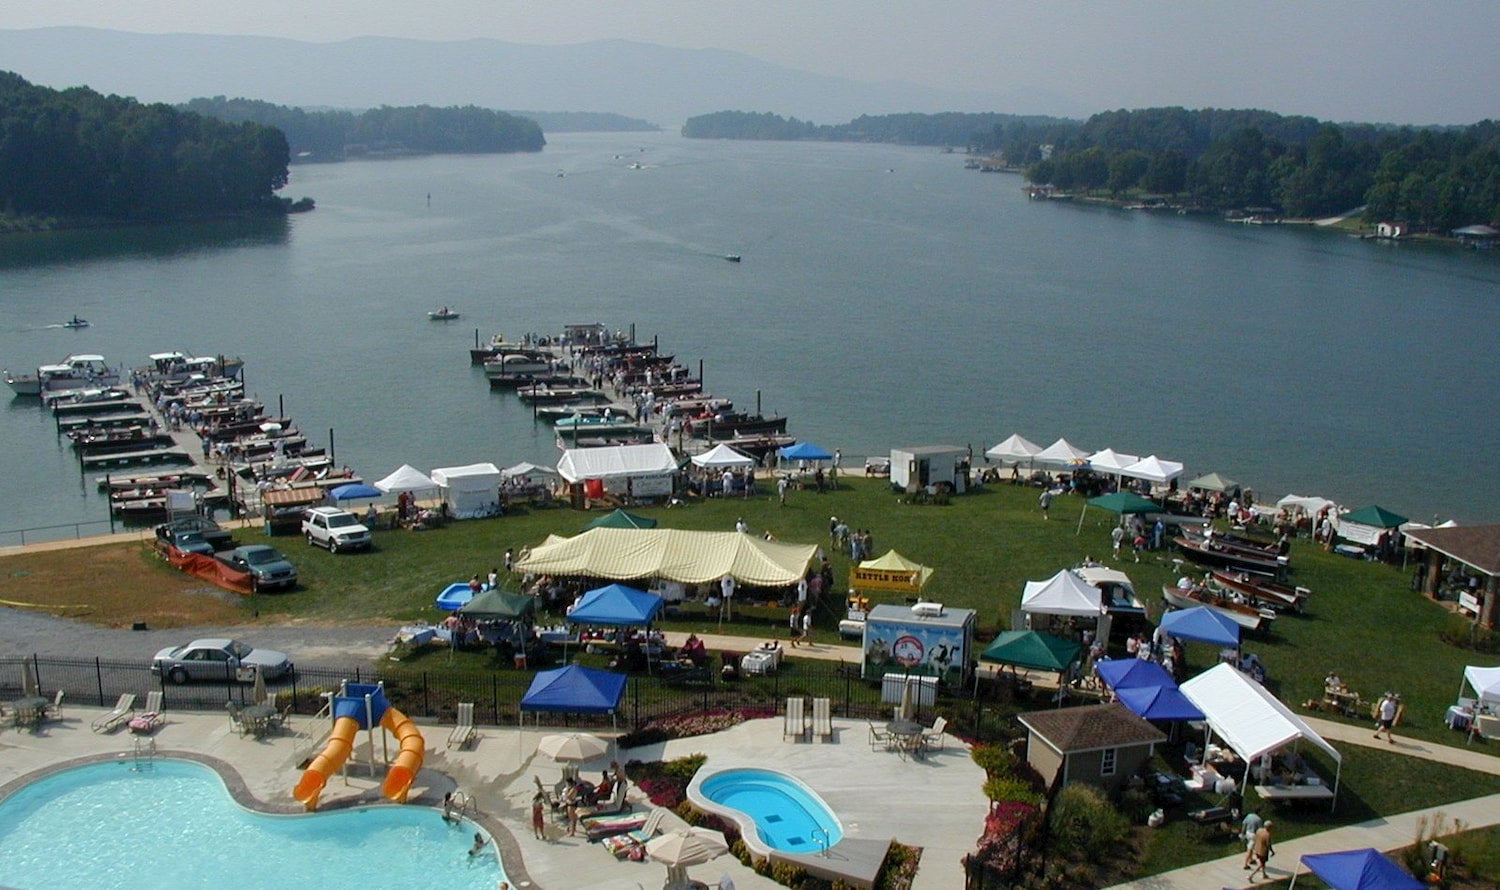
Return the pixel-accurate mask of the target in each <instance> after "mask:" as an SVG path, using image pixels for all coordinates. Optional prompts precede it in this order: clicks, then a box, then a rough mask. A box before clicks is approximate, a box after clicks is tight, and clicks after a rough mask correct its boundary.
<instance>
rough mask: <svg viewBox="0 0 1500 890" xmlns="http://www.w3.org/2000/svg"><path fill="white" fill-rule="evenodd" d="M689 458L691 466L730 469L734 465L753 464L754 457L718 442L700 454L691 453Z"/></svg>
mask: <svg viewBox="0 0 1500 890" xmlns="http://www.w3.org/2000/svg"><path fill="white" fill-rule="evenodd" d="M691 460H692V461H693V466H697V467H705V468H709V469H732V468H734V467H753V466H755V458H753V457H750V456H748V455H744V454H741V453H740V452H738V451H735V450H734V449H733V448H730V447H729V446H728V445H727V444H725V443H723V442H720V443H719V444H717V445H715V446H714V447H713V448H710V449H709V450H707V451H705V452H703V453H702V454H695V455H693V456H692V458H691Z"/></svg>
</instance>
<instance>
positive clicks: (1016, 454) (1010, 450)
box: [984, 433, 1042, 464]
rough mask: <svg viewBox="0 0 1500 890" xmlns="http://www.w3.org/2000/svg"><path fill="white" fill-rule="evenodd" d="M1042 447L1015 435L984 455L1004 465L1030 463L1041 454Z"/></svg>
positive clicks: (1017, 434) (1018, 434)
mask: <svg viewBox="0 0 1500 890" xmlns="http://www.w3.org/2000/svg"><path fill="white" fill-rule="evenodd" d="M1041 450H1042V446H1040V445H1038V444H1036V443H1035V442H1032V441H1030V440H1028V439H1026V438H1025V437H1024V436H1022V435H1021V434H1020V433H1015V434H1013V435H1012V436H1011V437H1010V438H1008V439H1006V440H1005V441H1004V442H1001V443H1000V444H999V445H996V446H995V447H994V448H991V449H990V450H989V451H986V452H985V453H984V456H985V457H987V458H989V459H990V460H998V461H1001V462H1002V463H1005V462H1008V463H1017V464H1018V463H1020V462H1021V461H1026V462H1027V463H1030V462H1031V461H1032V460H1033V459H1034V458H1035V457H1036V456H1037V455H1038V454H1040V453H1041Z"/></svg>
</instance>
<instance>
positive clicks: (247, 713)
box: [240, 704, 277, 738]
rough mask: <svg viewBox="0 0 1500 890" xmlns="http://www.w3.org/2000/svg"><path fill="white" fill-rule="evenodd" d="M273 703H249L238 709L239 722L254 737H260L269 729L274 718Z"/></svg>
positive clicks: (274, 707)
mask: <svg viewBox="0 0 1500 890" xmlns="http://www.w3.org/2000/svg"><path fill="white" fill-rule="evenodd" d="M276 713H277V712H276V706H275V705H266V704H260V705H250V706H249V707H247V708H245V709H244V710H242V711H240V722H241V723H243V724H244V725H245V728H246V729H247V730H249V731H250V734H251V735H253V736H255V737H256V738H261V737H263V736H265V735H266V734H267V733H269V732H270V731H271V723H272V721H273V720H274V719H275V718H276Z"/></svg>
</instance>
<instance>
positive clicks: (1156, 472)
mask: <svg viewBox="0 0 1500 890" xmlns="http://www.w3.org/2000/svg"><path fill="white" fill-rule="evenodd" d="M1120 475H1121V476H1129V477H1131V478H1132V479H1145V480H1146V481H1148V482H1158V483H1161V484H1163V485H1165V484H1166V483H1168V482H1171V481H1172V480H1173V479H1176V478H1177V477H1178V476H1181V475H1182V464H1180V463H1178V462H1177V461H1175V460H1162V459H1161V458H1159V457H1157V456H1156V455H1154V454H1153V455H1150V456H1149V457H1143V458H1141V459H1140V460H1138V461H1136V462H1135V463H1133V464H1131V465H1130V466H1128V467H1125V468H1124V469H1122V470H1120Z"/></svg>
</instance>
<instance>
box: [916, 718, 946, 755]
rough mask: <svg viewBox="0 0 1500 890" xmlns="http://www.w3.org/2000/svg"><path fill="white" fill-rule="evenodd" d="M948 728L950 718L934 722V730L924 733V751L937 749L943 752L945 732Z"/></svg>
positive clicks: (924, 731) (938, 719) (927, 730)
mask: <svg viewBox="0 0 1500 890" xmlns="http://www.w3.org/2000/svg"><path fill="white" fill-rule="evenodd" d="M947 728H948V718H947V717H939V718H937V719H936V720H934V721H932V728H931V729H926V730H923V731H922V749H923V750H924V751H925V750H928V749H932V748H936V749H937V750H939V751H941V750H943V731H944V730H946V729H947Z"/></svg>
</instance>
